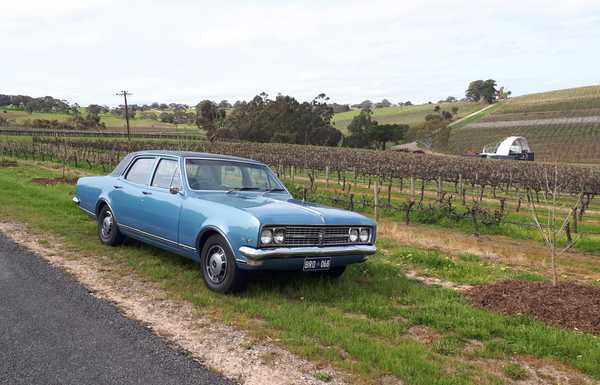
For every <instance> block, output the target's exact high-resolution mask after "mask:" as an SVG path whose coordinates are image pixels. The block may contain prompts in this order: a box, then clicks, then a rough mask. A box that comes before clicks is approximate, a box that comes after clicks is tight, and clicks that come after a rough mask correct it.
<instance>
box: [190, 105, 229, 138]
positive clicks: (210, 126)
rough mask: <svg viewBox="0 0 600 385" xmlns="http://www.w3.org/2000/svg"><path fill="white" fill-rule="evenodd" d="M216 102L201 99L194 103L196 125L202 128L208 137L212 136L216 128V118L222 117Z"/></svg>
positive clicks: (222, 114)
mask: <svg viewBox="0 0 600 385" xmlns="http://www.w3.org/2000/svg"><path fill="white" fill-rule="evenodd" d="M219 110H220V109H219V107H218V106H217V104H216V103H215V102H213V101H211V100H203V101H201V102H200V103H198V104H197V105H196V125H197V126H198V128H203V129H204V130H206V133H207V135H208V137H209V138H211V137H213V136H214V135H215V133H216V131H217V128H218V126H219V125H218V120H219V119H221V120H222V119H223V118H224V111H223V113H220V112H219Z"/></svg>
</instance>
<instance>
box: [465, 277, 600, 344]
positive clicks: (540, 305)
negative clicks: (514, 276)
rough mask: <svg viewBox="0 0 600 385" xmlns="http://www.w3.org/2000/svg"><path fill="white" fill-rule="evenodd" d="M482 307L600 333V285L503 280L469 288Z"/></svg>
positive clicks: (564, 326)
mask: <svg viewBox="0 0 600 385" xmlns="http://www.w3.org/2000/svg"><path fill="white" fill-rule="evenodd" d="M466 295H467V297H468V298H469V299H470V300H471V302H472V303H473V304H475V305H477V306H479V307H483V308H486V309H489V310H494V311H497V312H500V313H504V314H510V315H528V316H531V317H532V318H535V319H537V320H540V321H543V322H545V323H547V324H550V325H554V326H560V327H563V328H568V329H576V330H580V331H586V332H589V333H594V334H600V287H592V286H583V285H579V284H576V283H573V282H564V283H559V284H558V285H556V286H552V284H551V283H549V282H527V281H503V282H498V283H495V284H491V285H484V286H477V287H475V288H473V289H471V290H469V291H467V292H466Z"/></svg>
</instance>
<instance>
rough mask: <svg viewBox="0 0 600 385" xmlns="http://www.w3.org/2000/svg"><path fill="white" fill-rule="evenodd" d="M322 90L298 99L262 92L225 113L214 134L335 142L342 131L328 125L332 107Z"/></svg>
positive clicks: (285, 140) (290, 141)
mask: <svg viewBox="0 0 600 385" xmlns="http://www.w3.org/2000/svg"><path fill="white" fill-rule="evenodd" d="M328 100H329V98H328V97H327V96H326V95H325V94H320V95H318V96H317V97H316V98H315V99H313V100H312V101H311V102H303V103H300V102H298V101H297V100H296V99H294V98H293V97H291V96H286V95H281V94H280V95H277V97H276V98H275V99H270V98H269V96H268V95H267V94H265V93H261V94H260V95H257V96H255V97H254V98H253V99H252V100H251V101H249V102H240V103H239V104H238V107H236V108H234V109H233V111H231V113H230V114H228V115H227V117H226V118H225V120H224V122H223V128H220V129H219V130H217V133H216V134H217V137H221V138H237V139H241V140H249V141H256V142H279V143H297V144H314V145H326V146H334V145H337V144H338V143H339V141H340V140H341V133H340V132H339V131H338V130H337V129H335V128H334V127H333V126H332V125H331V119H332V118H333V109H332V108H331V107H330V106H329V105H328V104H327V102H328Z"/></svg>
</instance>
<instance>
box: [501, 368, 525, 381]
mask: <svg viewBox="0 0 600 385" xmlns="http://www.w3.org/2000/svg"><path fill="white" fill-rule="evenodd" d="M504 373H505V374H506V376H507V377H508V378H510V379H511V380H515V381H522V380H526V379H527V377H529V374H528V373H527V370H526V369H524V368H523V367H522V366H520V365H518V364H508V365H506V366H505V367H504Z"/></svg>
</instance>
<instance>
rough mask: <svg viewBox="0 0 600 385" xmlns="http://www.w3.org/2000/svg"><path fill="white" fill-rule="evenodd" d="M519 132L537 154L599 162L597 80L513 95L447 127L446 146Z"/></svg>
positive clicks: (471, 147) (472, 146)
mask: <svg viewBox="0 0 600 385" xmlns="http://www.w3.org/2000/svg"><path fill="white" fill-rule="evenodd" d="M511 135H519V136H525V137H526V138H527V139H528V141H529V144H530V146H531V147H532V150H533V151H534V152H535V154H536V159H537V160H543V161H561V162H581V163H600V86H589V87H579V88H571V89H564V90H556V91H550V92H543V93H536V94H530V95H524V96H519V97H515V98H512V99H509V100H506V101H502V102H499V103H498V104H497V105H496V106H494V108H491V109H489V110H487V111H486V112H485V113H482V114H480V115H478V116H477V117H475V118H474V119H473V118H472V119H469V121H468V122H465V124H457V125H456V126H454V127H453V128H452V131H451V134H450V140H449V144H448V148H447V149H438V150H446V151H449V152H451V153H454V154H464V153H465V152H467V151H481V149H482V147H483V146H484V145H485V144H489V143H493V142H496V141H498V140H501V139H503V138H505V137H507V136H511Z"/></svg>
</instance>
